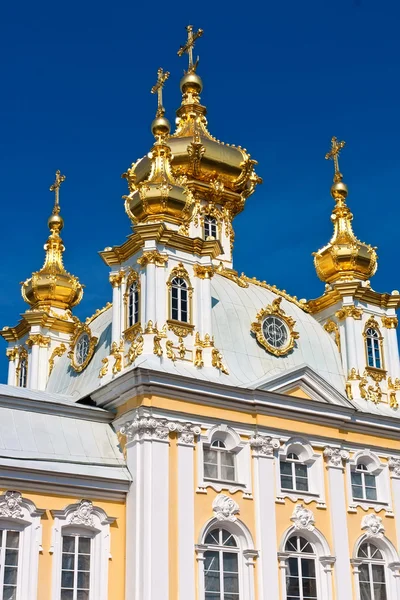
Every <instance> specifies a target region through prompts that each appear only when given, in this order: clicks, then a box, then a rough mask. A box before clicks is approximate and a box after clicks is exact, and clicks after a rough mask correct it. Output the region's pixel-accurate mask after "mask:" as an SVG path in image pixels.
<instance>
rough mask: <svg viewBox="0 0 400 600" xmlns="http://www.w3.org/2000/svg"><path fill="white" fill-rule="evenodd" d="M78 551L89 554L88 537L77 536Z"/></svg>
mask: <svg viewBox="0 0 400 600" xmlns="http://www.w3.org/2000/svg"><path fill="white" fill-rule="evenodd" d="M79 553H80V554H90V538H85V537H80V538H79Z"/></svg>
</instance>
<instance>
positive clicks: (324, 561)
mask: <svg viewBox="0 0 400 600" xmlns="http://www.w3.org/2000/svg"><path fill="white" fill-rule="evenodd" d="M293 536H300V537H303V538H305V539H306V540H307V542H309V543H310V544H311V546H312V547H313V549H314V551H315V554H314V556H315V571H316V579H317V594H318V596H317V597H318V600H332V598H333V591H332V588H333V586H332V567H333V565H334V563H335V557H334V556H332V554H331V551H330V548H329V544H328V542H327V540H326V539H325V537H324V535H323V534H322V533H321V532H320V531H319V530H318V529H316V528H314V527H312V530H309V529H305V528H304V529H301V528H300V529H299V528H298V527H296V526H292V527H289V529H287V530H286V532H285V533H284V535H283V537H282V540H281V543H280V546H279V552H278V560H279V569H280V571H281V589H282V590H283V597H282V600H286V598H287V595H286V571H287V568H288V560H289V558H290V557H291V556H294V555H295V553H294V552H288V551H286V550H285V548H286V543H287V541H288V540H289V539H290V538H291V537H293Z"/></svg>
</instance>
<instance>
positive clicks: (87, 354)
mask: <svg viewBox="0 0 400 600" xmlns="http://www.w3.org/2000/svg"><path fill="white" fill-rule="evenodd" d="M96 344H97V337H94V336H93V335H92V332H91V330H90V327H89V326H88V325H87V324H86V323H78V324H77V325H76V327H75V332H74V335H73V336H72V339H71V343H70V351H69V352H68V358H69V359H70V360H71V367H72V368H73V369H74V371H76V372H77V373H80V372H81V371H83V370H84V369H85V368H86V367H87V366H88V364H89V363H90V361H91V359H92V357H93V354H94V350H95V348H96Z"/></svg>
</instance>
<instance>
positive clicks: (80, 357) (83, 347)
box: [75, 333, 90, 365]
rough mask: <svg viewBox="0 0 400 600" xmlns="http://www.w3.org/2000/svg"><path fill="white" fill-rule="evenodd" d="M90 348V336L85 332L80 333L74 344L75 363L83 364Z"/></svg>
mask: <svg viewBox="0 0 400 600" xmlns="http://www.w3.org/2000/svg"><path fill="white" fill-rule="evenodd" d="M89 348H90V338H89V336H88V334H87V333H82V335H81V336H80V337H79V338H78V340H77V342H76V346H75V362H76V364H77V365H83V363H84V362H85V360H86V359H87V357H88V354H89Z"/></svg>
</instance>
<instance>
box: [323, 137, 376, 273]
mask: <svg viewBox="0 0 400 600" xmlns="http://www.w3.org/2000/svg"><path fill="white" fill-rule="evenodd" d="M345 143H346V142H338V140H337V138H336V137H333V138H332V140H331V146H332V148H331V150H330V151H329V152H328V153H327V154H326V155H325V158H326V159H327V160H329V159H331V160H333V164H334V167H335V173H334V176H333V185H332V187H331V194H332V197H333V198H334V200H335V208H334V209H333V211H332V215H331V220H332V223H333V236H332V238H331V240H330V242H329V243H328V244H327V245H326V246H324V247H323V248H321V250H318V252H315V253H314V264H315V268H316V271H317V275H318V277H319V278H320V279H321V280H322V281H325V282H326V283H334V282H336V281H349V280H352V279H358V280H361V281H367V280H369V279H370V278H371V277H372V276H373V275H374V273H375V272H376V269H377V255H376V251H375V248H373V247H372V246H370V245H369V244H365V243H364V242H360V240H359V239H358V238H357V237H356V236H355V234H354V232H353V228H352V220H353V215H352V213H351V211H350V209H349V207H348V206H347V204H346V198H347V194H348V190H347V185H346V184H345V183H344V182H343V181H342V179H343V175H342V173H341V172H340V170H339V154H340V151H341V150H342V149H343V148H344V146H345Z"/></svg>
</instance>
